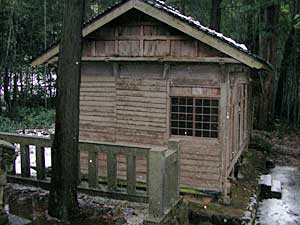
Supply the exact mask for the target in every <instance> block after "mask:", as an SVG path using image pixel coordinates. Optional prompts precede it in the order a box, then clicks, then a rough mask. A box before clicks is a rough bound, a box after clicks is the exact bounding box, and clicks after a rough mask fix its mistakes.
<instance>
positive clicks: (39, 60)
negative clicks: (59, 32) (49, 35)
mask: <svg viewBox="0 0 300 225" xmlns="http://www.w3.org/2000/svg"><path fill="white" fill-rule="evenodd" d="M58 53H59V45H56V46H55V47H53V48H51V49H50V50H48V51H47V52H46V53H44V54H42V55H41V56H40V57H38V58H36V59H35V60H34V61H32V63H31V66H32V67H36V66H38V65H42V64H44V63H47V62H48V60H49V59H51V58H53V57H54V56H56V55H58Z"/></svg>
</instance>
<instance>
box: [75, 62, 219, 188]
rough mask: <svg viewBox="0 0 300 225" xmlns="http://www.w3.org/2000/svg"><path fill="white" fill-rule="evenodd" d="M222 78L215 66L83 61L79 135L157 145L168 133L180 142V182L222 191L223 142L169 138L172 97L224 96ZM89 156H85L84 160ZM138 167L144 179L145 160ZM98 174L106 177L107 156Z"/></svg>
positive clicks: (121, 172) (123, 168) (121, 167)
mask: <svg viewBox="0 0 300 225" xmlns="http://www.w3.org/2000/svg"><path fill="white" fill-rule="evenodd" d="M166 67H167V68H168V70H167V72H166V69H165V68H166ZM146 78H147V79H146ZM220 82H221V75H220V69H219V66H217V65H215V66H210V65H202V66H199V65H197V64H185V65H184V66H182V65H177V64H165V65H164V64H159V63H105V62H102V63H100V62H98V63H92V62H90V63H84V64H83V67H82V85H81V98H80V100H81V102H80V107H81V110H80V139H81V140H92V141H107V142H123V143H124V142H127V143H131V144H132V143H134V144H143V145H159V146H164V145H166V144H167V142H168V140H169V139H170V138H172V139H177V140H178V141H179V142H180V146H181V160H182V164H181V165H182V166H181V184H182V185H184V186H187V187H193V188H198V189H202V190H212V191H221V187H220V182H221V173H220V171H221V163H220V154H221V144H220V141H219V140H218V139H217V140H210V139H205V138H201V139H197V138H191V137H171V136H170V132H169V129H170V128H169V107H170V96H187V97H190V96H196V97H220V88H219V87H220ZM99 157H102V158H103V157H105V156H99ZM86 158H87V156H84V155H82V159H83V160H85V161H87V160H86ZM99 159H100V158H99ZM124 160H125V158H119V159H118V168H119V172H118V175H119V177H120V178H125V177H126V176H125V171H126V165H125V161H124ZM84 169H85V168H83V170H84ZM137 171H138V178H139V179H145V177H146V161H145V160H142V159H140V160H139V161H138V162H137ZM99 174H100V175H102V176H106V165H105V163H104V164H103V160H102V164H100V167H99Z"/></svg>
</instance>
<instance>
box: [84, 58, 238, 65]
mask: <svg viewBox="0 0 300 225" xmlns="http://www.w3.org/2000/svg"><path fill="white" fill-rule="evenodd" d="M82 61H106V62H109V61H113V62H115V61H124V62H137V61H139V62H198V63H221V64H222V63H230V64H241V63H240V62H239V61H237V60H235V59H233V58H223V57H193V58H189V57H178V58H175V57H82Z"/></svg>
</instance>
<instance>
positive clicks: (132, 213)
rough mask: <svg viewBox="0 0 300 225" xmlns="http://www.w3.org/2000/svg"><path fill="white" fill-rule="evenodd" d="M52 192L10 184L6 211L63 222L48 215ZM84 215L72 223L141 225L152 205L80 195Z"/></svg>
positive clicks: (50, 224)
mask: <svg viewBox="0 0 300 225" xmlns="http://www.w3.org/2000/svg"><path fill="white" fill-rule="evenodd" d="M48 194H49V192H48V191H45V190H42V189H39V188H34V187H28V186H22V185H17V184H10V185H9V187H8V188H7V189H6V192H5V195H6V202H7V206H6V210H7V211H8V212H9V213H11V214H14V215H18V216H20V217H22V218H26V219H28V220H31V221H32V225H60V224H64V223H62V222H61V221H59V220H57V219H55V218H52V217H51V216H49V215H48V213H47V212H48V211H47V206H48ZM78 203H79V208H80V214H78V216H77V217H76V218H73V220H72V222H71V224H72V225H115V224H116V225H123V224H126V225H127V224H128V225H129V224H131V225H141V224H143V220H144V219H145V217H146V216H147V212H148V205H147V204H143V203H131V202H127V201H119V200H113V199H107V198H102V197H92V196H88V195H85V194H81V193H79V194H78Z"/></svg>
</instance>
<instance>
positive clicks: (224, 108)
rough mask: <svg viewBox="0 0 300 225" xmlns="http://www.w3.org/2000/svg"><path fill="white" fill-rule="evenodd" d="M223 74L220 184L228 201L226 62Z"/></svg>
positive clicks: (227, 81) (227, 87)
mask: <svg viewBox="0 0 300 225" xmlns="http://www.w3.org/2000/svg"><path fill="white" fill-rule="evenodd" d="M220 70H221V75H222V78H223V79H222V83H221V99H220V109H221V121H222V122H221V134H220V139H221V141H222V146H223V147H222V151H221V165H222V176H221V180H220V185H221V187H222V189H223V202H224V203H228V202H229V201H230V198H229V196H228V195H229V183H228V179H227V178H228V176H227V170H228V167H229V164H230V162H229V160H230V157H229V156H230V152H231V150H230V140H229V139H230V132H231V131H230V120H231V119H232V118H231V113H230V111H231V110H230V109H231V106H230V95H231V92H230V76H229V73H230V69H229V68H228V66H227V65H226V64H221V65H220Z"/></svg>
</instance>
